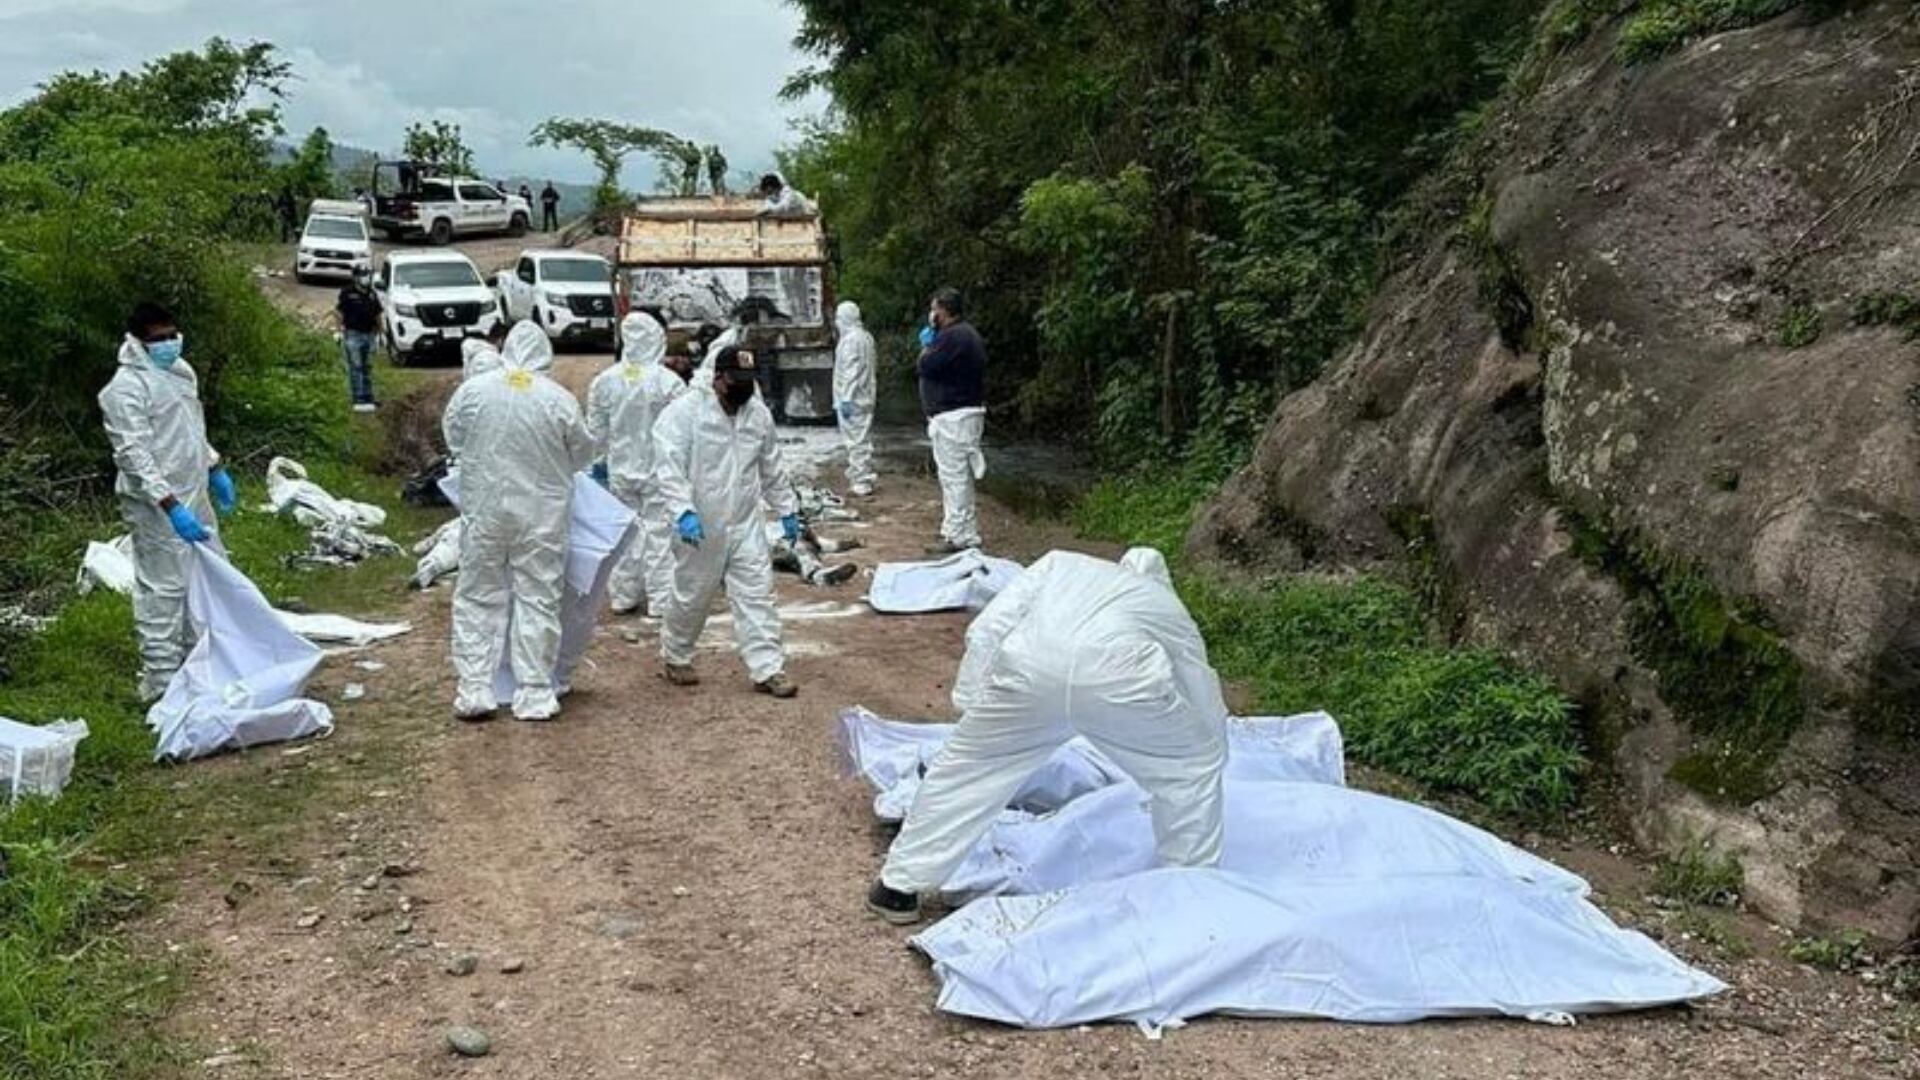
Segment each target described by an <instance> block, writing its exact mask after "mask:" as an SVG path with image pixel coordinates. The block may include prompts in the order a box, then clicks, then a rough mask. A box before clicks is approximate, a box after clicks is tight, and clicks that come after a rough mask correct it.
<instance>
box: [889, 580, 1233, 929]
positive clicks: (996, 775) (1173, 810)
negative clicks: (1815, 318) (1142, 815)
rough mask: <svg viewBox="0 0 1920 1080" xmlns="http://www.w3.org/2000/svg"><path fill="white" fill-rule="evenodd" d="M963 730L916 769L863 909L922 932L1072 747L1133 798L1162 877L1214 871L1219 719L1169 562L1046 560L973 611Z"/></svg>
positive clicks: (1216, 688)
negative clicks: (1012, 809)
mask: <svg viewBox="0 0 1920 1080" xmlns="http://www.w3.org/2000/svg"><path fill="white" fill-rule="evenodd" d="M953 702H954V706H955V707H956V708H958V709H959V710H960V723H959V725H958V726H957V727H956V728H955V729H954V733H953V737H952V738H951V739H949V740H948V741H947V743H946V745H945V746H944V747H943V748H942V749H941V750H940V752H939V754H938V755H937V756H936V757H935V758H934V760H933V763H932V764H931V765H930V766H929V767H928V769H927V775H926V778H925V779H924V780H923V781H922V782H921V785H920V790H919V792H918V794H917V795H916V796H915V798H914V802H913V807H912V809H910V810H909V811H908V812H907V817H906V821H905V822H904V823H903V824H902V826H901V828H900V835H899V836H898V837H897V838H895V840H894V842H893V847H892V850H891V851H889V852H888V854H887V861H886V865H885V867H884V868H882V870H881V871H880V877H879V880H877V881H875V882H874V883H873V887H872V889H871V890H870V891H869V892H868V894H867V906H868V907H869V909H871V910H872V911H873V912H874V913H875V914H878V915H879V916H880V917H882V918H884V919H886V920H887V921H889V922H893V923H898V924H902V925H904V924H907V923H911V922H915V921H917V920H918V919H919V917H920V894H921V893H926V892H933V891H936V890H938V889H939V888H940V887H941V885H942V884H943V883H945V882H946V881H947V879H948V878H949V877H950V876H951V875H952V874H953V872H954V870H955V869H956V868H958V867H959V866H960V864H961V862H962V861H964V860H965V858H966V856H967V853H968V851H969V850H971V849H972V848H973V846H974V845H975V844H976V843H978V842H979V840H980V838H981V837H982V836H983V835H985V834H986V832H987V829H988V828H989V827H990V826H992V824H993V822H994V819H995V818H996V817H998V816H999V815H1000V812H1001V811H1002V810H1005V809H1006V806H1007V801H1008V800H1009V799H1011V798H1012V797H1013V796H1014V794H1015V793H1016V792H1017V791H1018V790H1019V788H1020V785H1021V784H1022V783H1023V782H1024V781H1025V780H1026V779H1027V778H1028V777H1029V776H1030V775H1032V774H1033V772H1034V771H1035V770H1036V769H1038V768H1040V767H1041V766H1042V765H1043V764H1045V763H1046V761H1047V759H1048V758H1049V757H1051V756H1052V755H1053V752H1054V751H1055V750H1057V749H1059V748H1060V746H1061V744H1063V743H1065V742H1066V741H1067V740H1069V739H1071V738H1073V737H1074V736H1075V735H1083V736H1085V737H1086V738H1087V741H1089V742H1091V743H1092V744H1093V745H1094V747H1095V748H1097V749H1098V750H1099V751H1100V752H1101V753H1103V754H1105V755H1106V756H1107V757H1108V758H1110V759H1111V760H1112V761H1113V763H1114V764H1115V765H1118V766H1119V767H1120V768H1121V769H1122V770H1124V771H1125V772H1126V774H1127V775H1128V776H1130V777H1132V778H1133V779H1134V781H1135V782H1137V783H1138V784H1139V785H1140V786H1141V788H1143V789H1145V791H1146V793H1147V796H1148V798H1149V800H1150V802H1149V809H1150V813H1151V817H1152V820H1153V833H1154V840H1155V846H1156V849H1157V851H1158V854H1159V858H1160V861H1161V862H1162V863H1164V864H1166V865H1169V866H1212V865H1215V864H1217V863H1218V862H1219V860H1220V845H1221V814H1222V810H1221V772H1222V770H1223V769H1224V767H1225V765H1226V760H1227V736H1226V726H1227V705H1226V701H1225V699H1224V698H1222V697H1221V694H1220V679H1219V677H1218V676H1217V675H1215V674H1214V671H1213V668H1212V666H1211V665H1209V664H1208V662H1207V647H1206V643H1205V642H1204V641H1203V640H1201V637H1200V630H1199V628H1198V627H1197V626H1195V625H1194V622H1193V619H1192V618H1191V617H1190V616H1189V615H1188V614H1187V609H1186V607H1185V606H1184V605H1183V604H1181V602H1180V598H1179V597H1178V596H1176V595H1175V594H1174V591H1173V585H1172V582H1171V580H1170V579H1169V578H1168V575H1167V568H1166V562H1165V560H1163V559H1162V558H1161V557H1160V553H1159V552H1157V551H1154V550H1152V549H1150V548H1135V549H1133V550H1132V551H1129V552H1128V553H1127V554H1126V557H1125V558H1124V559H1122V560H1121V561H1120V562H1119V563H1112V562H1108V561H1106V560H1105V559H1096V558H1093V557H1092V556H1089V555H1080V554H1076V553H1073V552H1065V551H1056V552H1053V553H1051V554H1049V555H1047V556H1045V557H1043V558H1042V559H1041V560H1040V561H1039V562H1036V563H1034V564H1033V565H1032V566H1031V567H1029V568H1028V569H1027V570H1026V572H1025V573H1023V574H1021V575H1020V577H1019V578H1018V579H1017V580H1016V581H1015V582H1014V583H1013V584H1012V585H1010V586H1009V587H1008V588H1007V589H1006V590H1005V591H1003V592H1001V593H1000V595H999V596H997V597H995V598H994V599H993V602H992V603H990V604H988V605H987V606H986V608H985V609H983V610H982V611H981V612H980V615H979V617H978V618H976V619H975V620H974V622H973V625H972V626H971V627H969V628H968V630H967V651H966V655H965V657H964V658H963V659H962V660H961V663H960V672H959V676H958V677H957V678H956V679H955V680H954V687H953Z"/></svg>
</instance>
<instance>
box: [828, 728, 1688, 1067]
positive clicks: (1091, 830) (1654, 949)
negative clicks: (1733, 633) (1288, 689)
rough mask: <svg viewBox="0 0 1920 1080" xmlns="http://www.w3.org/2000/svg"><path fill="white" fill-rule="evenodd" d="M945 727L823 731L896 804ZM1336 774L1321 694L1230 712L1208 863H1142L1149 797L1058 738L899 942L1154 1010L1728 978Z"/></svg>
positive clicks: (1061, 1004)
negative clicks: (1305, 706) (1319, 705)
mask: <svg viewBox="0 0 1920 1080" xmlns="http://www.w3.org/2000/svg"><path fill="white" fill-rule="evenodd" d="M951 731H952V728H951V726H950V725H934V724H905V723H897V722H891V721H886V720H882V719H880V718H879V717H876V716H874V715H873V714H871V713H868V712H866V711H865V710H861V709H849V710H847V711H846V712H844V713H843V714H842V716H841V722H840V725H839V727H838V729H837V731H836V734H837V736H838V739H839V742H840V745H841V750H842V756H843V758H844V759H845V761H846V763H847V766H848V768H849V771H850V772H852V773H854V774H856V775H858V776H861V777H863V778H864V779H866V780H867V782H868V783H869V784H871V785H872V786H873V787H874V788H875V790H876V796H875V812H876V813H877V814H878V815H879V816H880V817H882V818H883V819H897V818H898V817H899V816H900V815H901V814H904V812H905V811H906V809H907V808H908V807H909V806H910V805H911V803H912V795H913V792H914V791H915V790H916V789H917V788H918V785H919V776H920V770H921V768H922V764H923V763H924V762H926V761H928V760H930V759H931V758H932V756H933V754H934V753H935V752H937V751H938V749H939V746H940V744H941V743H942V742H943V741H945V739H946V738H947V736H948V734H949V733H950V732H951ZM1343 783H1344V766H1343V764H1342V761H1341V751H1340V736H1339V731H1338V728H1337V726H1336V725H1335V724H1334V723H1333V720H1332V718H1330V717H1328V716H1326V715H1325V714H1324V713H1316V714H1310V715H1308V716H1305V717H1291V718H1285V719H1281V720H1268V719H1253V720H1240V721H1234V722H1233V724H1232V725H1231V726H1230V728H1229V739H1228V756H1227V772H1226V783H1225V792H1226V850H1225V852H1224V854H1223V857H1222V862H1221V865H1220V866H1219V867H1218V868H1214V869H1204V870H1201V869H1156V868H1154V866H1153V861H1154V860H1153V831H1152V824H1151V821H1150V819H1149V817H1148V814H1147V811H1146V808H1145V807H1144V805H1143V801H1144V798H1145V795H1144V793H1143V792H1142V791H1141V790H1140V789H1139V788H1138V787H1136V786H1135V785H1134V784H1133V783H1132V781H1130V780H1128V779H1127V778H1126V777H1124V776H1122V775H1120V774H1119V771H1118V770H1117V769H1114V768H1113V767H1112V766H1111V765H1110V764H1107V763H1104V762H1102V761H1101V760H1100V759H1099V757H1098V755H1097V753H1093V752H1092V751H1091V748H1090V747H1084V746H1083V745H1076V744H1074V743H1070V744H1068V745H1067V746H1066V747H1063V748H1062V749H1061V751H1060V752H1059V753H1057V754H1055V755H1054V757H1053V759H1052V760H1051V761H1049V762H1048V764H1047V766H1046V767H1045V768H1043V769H1042V770H1041V772H1040V773H1039V774H1036V777H1035V779H1034V781H1033V782H1031V783H1029V785H1028V787H1027V789H1026V790H1023V791H1022V792H1021V793H1020V795H1019V796H1017V797H1016V799H1015V800H1014V802H1015V808H1012V809H1009V810H1008V811H1007V812H1006V813H1005V814H1003V815H1002V817H1001V818H1000V820H999V821H998V822H996V823H995V825H994V828H993V829H992V831H990V832H989V833H988V834H987V836H986V837H984V838H983V839H982V840H981V842H980V844H979V845H978V846H977V847H976V848H975V849H974V851H973V852H972V853H971V854H970V855H969V856H968V859H967V861H966V863H964V864H963V865H962V867H961V868H960V870H959V871H957V872H956V873H955V875H954V877H953V879H952V880H951V881H949V882H948V886H949V888H950V889H952V890H953V891H955V892H958V893H961V894H966V895H979V896H981V898H980V899H976V900H974V901H973V902H971V903H969V904H967V905H966V906H965V907H963V908H961V909H960V910H959V911H958V912H956V913H954V914H953V915H951V916H949V917H948V918H946V919H944V920H942V921H941V922H940V923H938V924H937V925H935V926H934V927H932V928H931V929H929V930H927V931H925V932H924V933H921V934H920V935H918V936H917V937H915V938H914V939H913V944H914V945H915V946H916V947H917V948H919V949H920V950H921V951H923V952H925V953H926V954H927V955H928V956H929V957H930V958H931V959H932V960H933V962H934V973H935V975H936V976H937V977H938V979H939V981H940V987H941V988H940V996H939V1006H940V1008H941V1009H943V1010H945V1011H947V1012H952V1013H958V1014H961V1015H966V1016H975V1017H980V1018H983V1019H989V1020H995V1021H999V1022H1002V1023H1007V1024H1015V1025H1019V1026H1023V1027H1035V1028H1042V1027H1064V1026H1069V1025H1076V1024H1083V1023H1091V1022H1095V1021H1100V1020H1125V1021H1132V1022H1135V1023H1138V1024H1140V1025H1142V1026H1143V1027H1147V1028H1149V1029H1157V1028H1160V1027H1163V1026H1167V1025H1175V1024H1178V1023H1179V1022H1181V1021H1183V1020H1186V1019H1189V1018H1192V1017H1195V1016H1201V1015H1204V1014H1207V1013H1216V1012H1218V1013H1233V1014H1239V1015H1250V1016H1297V1017H1320V1018H1326V1019H1334V1020H1349V1021H1361V1022H1376V1023H1387V1022H1404V1021H1411V1020H1418V1019H1421V1018H1424V1017H1436V1016H1476V1015H1504V1016H1518V1017H1527V1018H1531V1019H1553V1018H1557V1017H1562V1016H1564V1015H1567V1014H1575V1013H1592V1012H1607V1011H1615V1010H1622V1009H1634V1008H1644V1007H1649V1006H1655V1005H1665V1004H1671V1003H1675V1002H1681V1001H1688V1000H1692V999H1696V998H1701V997H1706V996H1709V995H1712V994H1715V993H1718V992H1720V991H1721V990H1724V989H1725V986H1724V985H1723V984H1722V983H1720V982H1719V981H1718V980H1716V979H1714V978H1713V977H1712V976H1710V975H1707V974H1705V973H1703V972H1700V971H1697V970H1695V969H1693V968H1691V967H1688V966H1687V965H1685V964H1683V963H1681V962H1680V961H1679V960H1677V959H1675V958H1674V957H1673V956H1671V955H1669V954H1668V953H1667V952H1665V951H1664V950H1662V949H1661V948H1660V947H1659V946H1658V945H1656V944H1654V943H1653V942H1652V941H1649V940H1648V939H1647V938H1645V937H1643V936H1642V935H1640V934H1637V933H1634V932H1632V931H1629V930H1623V929H1621V928H1619V927H1617V926H1615V925H1614V924H1613V923H1612V922H1611V921H1610V920H1609V919H1608V918H1607V917H1606V915H1605V914H1604V913H1602V912H1601V911H1600V910H1599V909H1598V908H1596V907H1594V906H1593V905H1592V904H1591V903H1589V902H1588V901H1587V899H1586V895H1587V884H1586V882H1585V881H1583V880H1581V879H1580V878H1579V877H1578V876H1577V875H1574V874H1571V873H1569V872H1567V871H1565V870H1563V869H1561V868H1559V867H1557V866H1554V865H1553V864H1551V863H1549V862H1546V861H1545V860H1543V859H1540V858H1538V857H1537V856H1534V855H1531V854H1528V853H1527V852H1524V851H1522V850H1520V849H1518V848H1516V847H1514V846H1512V845H1510V844H1507V843H1506V842H1504V841H1502V840H1500V839H1499V838H1497V837H1495V836H1493V835H1491V834H1489V833H1486V832H1484V831H1482V830H1480V829H1476V828H1474V827H1473V826H1470V825H1467V824H1465V823H1463V822H1460V821H1456V820H1454V819H1452V818H1449V817H1447V816H1445V815H1443V814H1440V813H1437V812H1435V811H1433V810H1429V809H1427V808H1424V807H1420V806H1416V805H1413V804H1411V803H1406V802H1401V801H1399V800H1395V799H1389V798H1386V797H1385V796H1380V795H1373V794H1369V793H1366V792H1360V791H1353V790H1350V789H1347V788H1345V787H1344V786H1342V785H1343ZM1048 811H1052V812H1048ZM982 894H994V895H982Z"/></svg>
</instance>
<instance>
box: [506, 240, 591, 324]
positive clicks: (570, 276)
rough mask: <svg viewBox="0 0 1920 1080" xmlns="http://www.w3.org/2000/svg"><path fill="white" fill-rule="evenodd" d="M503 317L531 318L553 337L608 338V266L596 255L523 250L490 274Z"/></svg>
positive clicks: (560, 250) (558, 250)
mask: <svg viewBox="0 0 1920 1080" xmlns="http://www.w3.org/2000/svg"><path fill="white" fill-rule="evenodd" d="M494 284H495V287H496V288H498V289H499V290H500V302H501V306H502V307H504V308H506V310H507V319H508V320H509V321H511V322H519V321H520V320H521V319H532V320H533V322H534V324H535V325H536V326H538V327H540V329H542V330H544V331H546V334H547V337H549V338H551V339H553V340H554V341H555V342H564V343H567V344H572V343H576V342H591V343H594V344H599V345H608V346H611V345H612V344H613V336H614V331H613V322H614V303H613V266H612V264H611V263H608V262H607V260H605V259H603V258H601V257H600V256H598V255H587V254H583V253H581V252H578V251H566V250H564V249H549V250H535V251H523V252H521V253H520V258H519V260H518V261H517V262H515V263H514V264H513V269H511V270H502V271H500V273H499V274H498V275H496V276H495V277H494Z"/></svg>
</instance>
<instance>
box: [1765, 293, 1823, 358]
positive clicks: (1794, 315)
mask: <svg viewBox="0 0 1920 1080" xmlns="http://www.w3.org/2000/svg"><path fill="white" fill-rule="evenodd" d="M1820 329H1821V327H1820V309H1819V308H1818V307H1816V306H1815V305H1814V304H1812V303H1811V302H1809V301H1806V300H1798V301H1795V302H1794V303H1792V304H1789V305H1787V309H1786V310H1785V311H1782V312H1781V313H1780V325H1779V326H1778V327H1777V328H1776V329H1775V331H1774V338H1775V340H1777V341H1779V342H1780V344H1781V345H1782V346H1783V347H1785V348H1789V349H1802V348H1805V347H1807V346H1808V345H1811V344H1813V343H1814V342H1816V341H1819V340H1820Z"/></svg>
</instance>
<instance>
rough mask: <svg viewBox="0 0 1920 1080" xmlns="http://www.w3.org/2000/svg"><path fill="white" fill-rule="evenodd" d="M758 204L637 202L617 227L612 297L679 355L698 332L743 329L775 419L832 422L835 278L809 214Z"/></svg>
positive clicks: (732, 199)
mask: <svg viewBox="0 0 1920 1080" xmlns="http://www.w3.org/2000/svg"><path fill="white" fill-rule="evenodd" d="M765 208H766V203H765V201H764V200H762V199H757V198H741V197H736V196H725V195H715V196H698V197H693V198H679V197H664V198H644V199H641V200H639V201H638V202H637V203H635V204H634V205H633V206H632V207H631V208H629V209H628V210H627V211H626V213H625V215H624V216H623V217H622V219H621V222H620V229H619V237H620V247H619V251H618V253H617V258H616V268H615V271H614V296H615V298H616V301H617V303H618V304H619V307H620V312H621V314H622V315H625V314H626V313H627V312H629V311H645V312H647V313H648V314H650V315H652V316H653V317H654V318H656V319H659V320H660V322H661V324H662V325H664V326H665V327H666V328H667V341H668V347H669V348H671V349H681V348H684V347H685V346H686V343H687V341H688V339H690V338H691V337H692V336H693V335H694V334H696V333H697V332H698V331H699V329H700V327H701V326H702V325H705V324H713V325H716V326H726V325H729V324H730V323H734V322H740V323H744V324H745V326H746V330H747V344H748V346H749V347H750V348H752V349H753V351H754V353H755V355H756V356H757V357H758V358H759V362H760V390H761V394H762V396H763V397H764V398H765V399H766V402H767V405H768V406H769V407H770V408H771V409H772V410H773V413H774V417H775V419H778V420H782V421H829V420H832V419H833V349H834V326H833V308H834V302H835V301H834V295H833V277H832V273H831V270H830V268H829V266H828V265H827V243H826V229H825V227H824V225H823V224H822V222H821V219H820V215H819V214H818V213H817V212H814V213H806V214H785V215H778V216H776V215H772V214H768V213H766V209H765Z"/></svg>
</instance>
